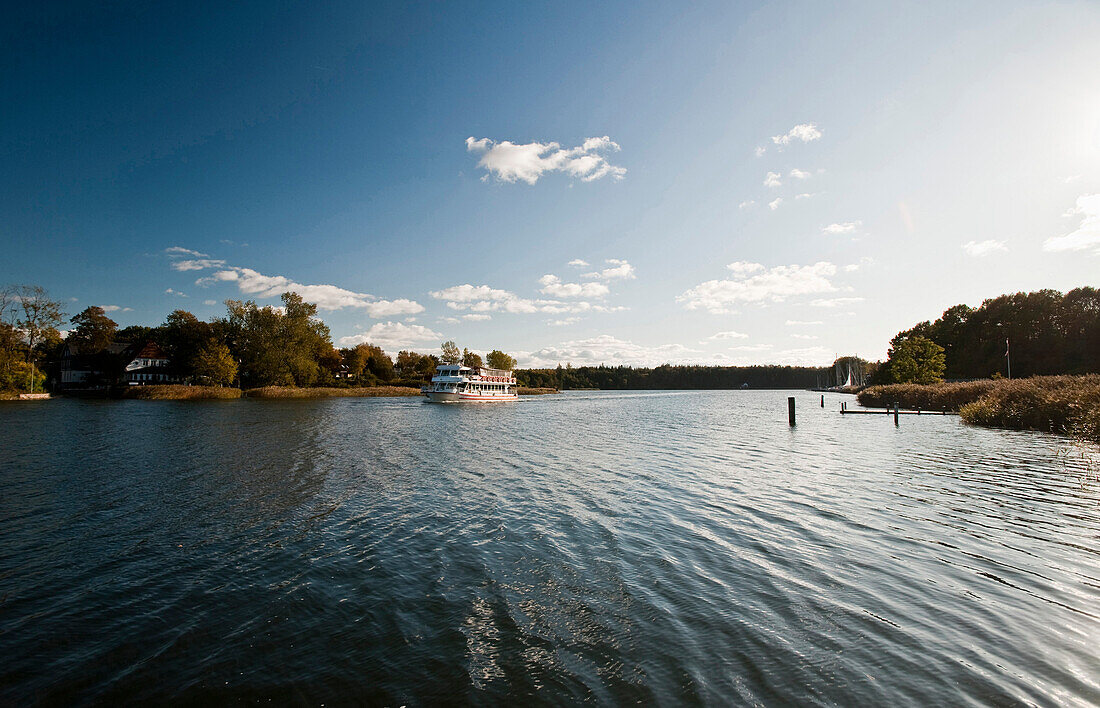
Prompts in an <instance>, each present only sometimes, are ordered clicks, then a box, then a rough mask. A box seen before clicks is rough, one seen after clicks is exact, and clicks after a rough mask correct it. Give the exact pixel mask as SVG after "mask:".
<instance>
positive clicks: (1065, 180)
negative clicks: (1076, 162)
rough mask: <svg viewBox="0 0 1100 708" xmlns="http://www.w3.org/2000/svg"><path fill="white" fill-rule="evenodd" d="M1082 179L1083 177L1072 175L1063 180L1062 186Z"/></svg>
mask: <svg viewBox="0 0 1100 708" xmlns="http://www.w3.org/2000/svg"><path fill="white" fill-rule="evenodd" d="M1079 179H1081V175H1070V176H1069V177H1066V178H1065V179H1064V180H1062V184H1073V183H1074V182H1076V181H1077V180H1079Z"/></svg>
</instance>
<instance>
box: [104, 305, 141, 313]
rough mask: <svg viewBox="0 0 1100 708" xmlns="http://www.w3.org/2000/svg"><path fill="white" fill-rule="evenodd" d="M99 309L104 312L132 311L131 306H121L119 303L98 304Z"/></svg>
mask: <svg viewBox="0 0 1100 708" xmlns="http://www.w3.org/2000/svg"><path fill="white" fill-rule="evenodd" d="M98 307H99V308H100V309H102V310H103V311H104V312H133V311H134V308H132V307H122V306H121V305H99V306H98Z"/></svg>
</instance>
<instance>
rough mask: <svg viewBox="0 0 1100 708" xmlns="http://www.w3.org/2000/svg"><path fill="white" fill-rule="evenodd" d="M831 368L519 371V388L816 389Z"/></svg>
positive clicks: (826, 380) (828, 376) (828, 377)
mask: <svg viewBox="0 0 1100 708" xmlns="http://www.w3.org/2000/svg"><path fill="white" fill-rule="evenodd" d="M832 375H833V368H832V367H828V368H821V367H810V366H670V365H668V364H665V365H663V366H658V367H655V368H652V369H648V368H633V367H629V366H580V367H577V368H573V367H572V366H565V367H562V366H558V367H557V368H556V369H520V370H518V371H517V372H516V380H517V381H518V382H519V385H520V386H531V387H549V388H559V389H577V388H600V389H612V390H645V389H736V388H745V387H747V388H816V387H818V386H821V385H822V384H823V383H824V384H825V385H831V384H832V379H831V377H832Z"/></svg>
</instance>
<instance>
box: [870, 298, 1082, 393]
mask: <svg viewBox="0 0 1100 708" xmlns="http://www.w3.org/2000/svg"><path fill="white" fill-rule="evenodd" d="M926 342H931V343H934V344H935V345H936V346H937V347H939V348H941V349H942V363H941V364H940V365H939V370H940V375H939V376H938V377H934V378H947V379H949V380H951V379H979V378H989V377H990V376H993V375H999V376H1007V375H1008V373H1009V372H1008V365H1009V363H1011V366H1012V376H1013V378H1022V377H1026V376H1035V375H1042V374H1085V373H1100V290H1097V289H1096V288H1090V287H1084V288H1076V289H1074V290H1071V291H1069V292H1068V293H1066V294H1065V295H1063V294H1062V293H1060V292H1058V291H1056V290H1038V291H1036V292H1029V293H1015V294H1013V295H1001V296H1000V297H995V298H991V299H989V300H986V301H985V302H983V303H982V304H981V305H980V306H979V307H977V308H973V307H969V306H967V305H955V306H954V307H950V308H948V309H947V310H946V311H944V313H943V315H942V316H941V317H940V318H939V319H937V320H936V321H934V322H921V323H920V324H917V325H916V326H914V327H912V328H910V329H907V330H905V331H903V332H899V333H898V334H897V335H896V336H895V337H894V338H893V339H892V340H891V342H890V345H891V347H890V349H891V356H890V358H889V359H888V360H887V361H886V363H885V364H884V365H883V367H882V370H881V371H880V374H879V376H878V377H877V379H876V382H885V383H890V382H899V383H905V382H909V381H914V382H921V383H924V382H925V381H922V380H921V378H922V376H926V374H927V373H928V372H927V371H926V372H925V373H924V374H922V373H915V374H914V373H911V372H912V371H913V367H910V366H899V360H900V359H901V358H902V357H899V356H897V353H898V352H906V356H907V357H908V358H912V357H910V356H909V355H910V353H911V352H913V351H915V350H922V349H923V355H924V356H925V357H926V359H927V360H929V361H933V363H932V366H931V367H930V368H932V369H935V368H937V367H936V365H935V362H934V359H935V358H936V353H935V352H934V351H929V347H928V345H927V344H926ZM1006 353H1007V354H1008V355H1009V356H1008V357H1006ZM920 356H921V355H920V353H918V355H917V356H916V359H917V360H918V361H919V360H920ZM908 358H907V361H908ZM917 368H918V369H919V368H920V367H919V366H918V367H917ZM925 368H926V369H928V368H929V367H925Z"/></svg>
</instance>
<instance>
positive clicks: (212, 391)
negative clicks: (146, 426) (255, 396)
mask: <svg viewBox="0 0 1100 708" xmlns="http://www.w3.org/2000/svg"><path fill="white" fill-rule="evenodd" d="M121 397H122V398H134V399H139V400H143V401H199V400H228V399H233V398H240V397H241V390H240V389H239V388H228V387H224V386H178V385H175V386H172V385H166V386H129V387H127V388H125V389H123V390H122V393H121Z"/></svg>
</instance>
